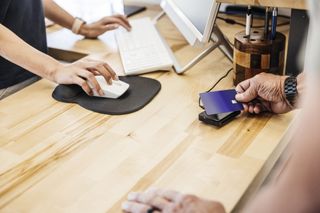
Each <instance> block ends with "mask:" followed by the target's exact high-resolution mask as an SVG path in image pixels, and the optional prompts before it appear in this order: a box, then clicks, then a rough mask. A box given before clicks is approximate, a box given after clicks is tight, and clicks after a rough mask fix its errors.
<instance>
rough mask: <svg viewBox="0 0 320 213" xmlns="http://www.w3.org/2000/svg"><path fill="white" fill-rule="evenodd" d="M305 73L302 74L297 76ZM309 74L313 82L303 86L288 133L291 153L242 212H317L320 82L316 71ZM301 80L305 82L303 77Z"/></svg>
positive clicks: (318, 191)
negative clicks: (296, 115) (292, 129)
mask: <svg viewBox="0 0 320 213" xmlns="http://www.w3.org/2000/svg"><path fill="white" fill-rule="evenodd" d="M308 75H310V73H308ZM304 77H305V74H303V75H301V76H300V78H301V79H302V78H304ZM308 78H310V79H312V80H313V81H314V82H312V81H308V87H307V88H305V89H304V93H303V96H304V97H303V105H302V112H301V114H299V119H297V121H298V122H299V123H297V125H296V129H295V130H296V131H295V132H294V135H293V136H292V137H291V138H292V142H291V146H292V149H291V150H292V151H291V152H290V153H292V154H291V157H290V159H289V161H288V162H287V163H286V165H285V167H284V168H283V169H282V171H281V174H280V176H279V177H278V178H277V179H276V180H275V182H274V183H273V184H272V185H269V186H268V187H267V189H266V191H264V192H262V193H260V195H259V196H257V197H256V199H255V200H254V201H253V202H252V204H251V205H250V206H249V208H248V209H247V210H246V211H245V212H292V213H295V212H297V213H298V212H319V209H320V205H319V204H320V184H319V180H320V169H319V162H320V155H319V150H320V143H319V141H320V134H319V126H320V119H319V108H320V98H319V96H318V94H317V92H318V91H320V84H319V80H318V79H319V75H318V74H317V72H314V74H313V76H311V77H310V76H308ZM303 82H304V83H303V85H306V81H304V80H303ZM310 83H311V84H310Z"/></svg>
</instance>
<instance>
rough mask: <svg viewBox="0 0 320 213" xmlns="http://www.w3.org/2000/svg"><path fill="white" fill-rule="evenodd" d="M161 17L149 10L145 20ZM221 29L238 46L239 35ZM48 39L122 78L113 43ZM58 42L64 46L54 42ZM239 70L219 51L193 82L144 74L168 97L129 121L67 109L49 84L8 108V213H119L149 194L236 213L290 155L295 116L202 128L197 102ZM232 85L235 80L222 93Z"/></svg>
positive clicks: (173, 34) (4, 193)
mask: <svg viewBox="0 0 320 213" xmlns="http://www.w3.org/2000/svg"><path fill="white" fill-rule="evenodd" d="M157 12H159V9H158V8H149V10H148V11H147V12H146V13H144V14H142V15H148V16H151V17H153V16H155V15H156V14H157ZM142 15H140V16H142ZM138 17H139V16H138ZM220 24H221V26H222V28H223V31H225V32H227V36H228V37H229V38H230V40H233V39H232V37H233V35H234V34H235V33H236V32H238V31H240V30H241V28H239V27H238V28H237V27H234V26H232V27H230V26H227V25H223V24H222V23H219V25H220ZM158 27H159V29H160V31H161V33H162V35H164V37H165V38H166V40H167V41H168V42H169V44H170V46H171V47H172V48H173V50H174V51H175V54H176V56H177V57H178V58H179V60H180V61H184V62H185V61H187V60H189V59H190V58H192V57H193V56H194V55H196V54H197V53H198V52H200V51H201V49H199V48H193V47H190V46H188V45H187V43H186V41H185V40H184V39H183V38H182V36H181V35H180V33H179V32H178V31H177V30H176V28H175V27H174V25H173V24H172V23H171V22H170V21H169V20H168V19H167V18H166V17H165V18H163V19H161V21H160V22H159V23H158ZM280 29H281V30H282V31H283V32H285V33H286V32H287V31H288V27H281V28H280ZM49 31H51V33H50V34H49V45H51V47H55V48H57V49H59V48H60V47H63V48H62V49H65V48H69V50H70V51H71V50H72V51H80V52H84V53H86V54H89V55H90V57H94V58H100V59H103V60H105V61H108V62H109V63H110V64H112V65H113V67H114V68H115V69H116V70H117V71H119V70H120V71H119V73H121V69H122V66H121V63H120V61H119V60H118V58H119V56H118V53H117V52H116V51H113V50H112V48H111V47H112V45H110V46H109V44H108V42H109V41H108V42H104V41H103V40H98V41H96V40H82V38H80V40H79V39H78V40H77V41H76V43H74V42H73V41H72V39H71V37H65V35H66V34H65V33H68V32H66V31H60V30H59V28H56V29H51V30H49ZM51 35H53V36H52V37H51ZM60 36H62V38H65V39H62V40H61V39H59V40H55V39H57V38H60ZM54 44H55V45H54ZM101 45H102V46H101ZM98 50H100V51H98ZM109 50H110V51H109ZM93 53H98V54H93ZM231 67H232V63H231V62H230V61H229V60H227V59H226V57H224V55H223V54H222V53H221V52H219V51H218V50H217V51H214V52H213V53H212V54H210V55H209V56H208V57H206V58H205V59H204V60H203V61H201V63H199V64H198V65H196V66H195V67H194V68H192V69H191V70H190V71H189V72H187V73H186V74H185V75H181V76H180V75H177V74H175V73H174V72H172V71H171V72H156V73H152V74H146V75H145V76H147V77H150V78H155V79H157V80H159V81H160V82H161V84H162V90H161V91H160V93H159V94H158V96H157V97H156V98H155V99H154V100H153V101H152V102H151V103H150V104H149V105H147V106H146V107H145V108H143V109H142V110H140V111H138V112H136V113H133V114H129V115H123V116H109V115H102V114H97V113H92V112H90V111H88V110H85V109H83V108H81V107H79V106H78V105H75V104H65V103H59V102H57V101H55V100H54V99H53V98H51V93H52V91H53V89H54V88H55V86H56V85H55V84H54V83H51V82H49V81H47V80H41V81H39V82H37V83H35V84H33V85H31V86H29V87H27V88H25V89H23V90H22V91H20V92H18V93H16V94H14V95H12V96H10V97H8V98H6V99H4V100H2V101H0V116H1V122H0V162H1V163H0V212H10V213H11V212H32V213H37V212H39V213H40V212H41V213H43V212H46V213H50V212H68V213H69V212H77V213H78V212H121V210H120V204H121V202H122V201H123V200H124V199H125V197H126V195H127V194H128V193H129V192H130V191H140V190H145V189H147V188H148V187H150V186H156V187H164V188H170V189H175V190H179V191H182V192H185V193H193V194H196V195H199V196H202V197H205V198H208V199H216V200H219V201H221V202H223V203H224V205H225V207H226V209H227V211H228V212H230V211H232V210H234V207H235V206H236V205H237V204H238V202H239V200H240V199H242V198H244V197H245V196H248V194H247V192H248V191H255V190H256V189H257V188H258V186H259V184H257V183H261V180H263V179H264V178H265V176H266V174H267V173H268V172H269V171H270V169H271V168H272V165H273V163H274V162H275V160H276V159H277V158H278V156H279V154H280V153H281V152H282V150H283V149H284V148H285V146H286V144H287V140H282V139H283V136H284V135H285V134H286V131H287V129H288V127H289V125H290V123H291V122H292V119H293V117H294V113H289V114H286V115H274V116H271V115H262V116H249V115H246V114H244V115H242V116H241V117H239V118H237V119H236V120H235V121H233V122H231V123H230V124H228V125H227V126H225V127H223V128H220V129H218V128H215V127H212V126H208V125H204V124H203V123H201V122H199V121H198V119H197V116H198V113H200V112H201V111H202V110H201V109H200V108H199V107H198V97H199V95H198V94H199V93H200V92H203V91H206V90H207V89H208V88H210V87H211V85H212V84H213V83H214V82H215V81H217V80H218V79H219V78H220V77H221V76H223V75H224V74H225V72H226V71H227V70H228V69H230V68H231ZM232 84H233V82H232V75H231V74H230V75H229V76H228V77H227V78H226V79H225V80H223V81H222V82H221V83H220V84H219V85H218V87H217V89H228V88H231V87H232Z"/></svg>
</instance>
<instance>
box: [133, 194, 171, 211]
mask: <svg viewBox="0 0 320 213" xmlns="http://www.w3.org/2000/svg"><path fill="white" fill-rule="evenodd" d="M128 200H129V201H133V202H138V203H145V204H147V205H149V206H152V207H156V208H158V209H165V208H169V206H171V203H170V202H169V201H168V200H166V199H164V198H162V197H160V196H158V195H157V194H156V193H155V192H154V191H147V192H144V193H142V192H131V193H130V194H129V195H128Z"/></svg>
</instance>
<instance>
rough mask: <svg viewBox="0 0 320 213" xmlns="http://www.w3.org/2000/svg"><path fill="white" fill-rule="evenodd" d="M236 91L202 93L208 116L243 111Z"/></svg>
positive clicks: (201, 96)
mask: <svg viewBox="0 0 320 213" xmlns="http://www.w3.org/2000/svg"><path fill="white" fill-rule="evenodd" d="M236 94H237V92H236V90H234V89H230V90H220V91H214V92H206V93H201V94H200V98H201V101H202V103H203V105H204V108H205V111H206V113H207V114H208V115H214V114H221V113H228V112H235V111H242V110H243V105H242V103H239V102H237V101H236V99H235V96H236Z"/></svg>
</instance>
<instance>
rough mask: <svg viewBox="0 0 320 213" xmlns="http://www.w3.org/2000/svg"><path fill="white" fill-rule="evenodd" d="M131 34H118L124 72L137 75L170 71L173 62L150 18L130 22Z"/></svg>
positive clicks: (118, 32) (120, 32) (119, 32)
mask: <svg viewBox="0 0 320 213" xmlns="http://www.w3.org/2000/svg"><path fill="white" fill-rule="evenodd" d="M130 24H131V25H132V30H131V32H127V31H126V30H125V29H123V28H120V29H119V30H117V32H116V39H117V42H118V49H119V52H120V56H121V60H122V64H123V68H124V72H125V74H126V75H136V74H142V73H147V72H152V71H157V70H170V68H171V67H172V65H173V61H172V59H171V57H170V53H169V51H168V49H167V48H166V46H165V44H164V43H163V41H162V39H161V37H160V35H159V33H158V31H157V29H156V28H155V26H154V24H153V23H152V21H151V20H150V19H149V18H142V19H137V20H133V21H131V22H130Z"/></svg>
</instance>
